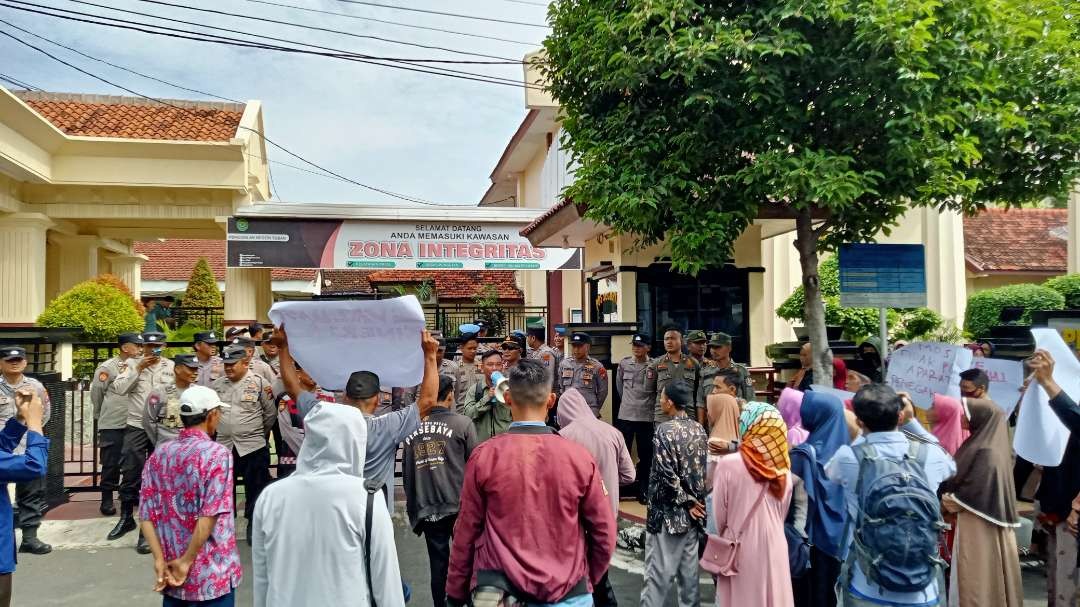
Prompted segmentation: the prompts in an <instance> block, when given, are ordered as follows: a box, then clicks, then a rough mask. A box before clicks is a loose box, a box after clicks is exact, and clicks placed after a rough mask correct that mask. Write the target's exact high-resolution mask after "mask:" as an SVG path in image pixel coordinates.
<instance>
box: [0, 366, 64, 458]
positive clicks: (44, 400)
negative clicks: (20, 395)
mask: <svg viewBox="0 0 1080 607" xmlns="http://www.w3.org/2000/svg"><path fill="white" fill-rule="evenodd" d="M22 388H30V389H32V390H34V391H35V392H37V394H38V398H40V399H41V404H42V405H44V406H45V416H44V418H43V419H42V421H41V425H42V426H44V425H45V424H47V423H49V418H50V417H52V400H51V399H50V398H49V392H48V390H46V389H45V385H44V384H42V383H41V382H39V381H38V380H36V379H34V378H32V377H27V376H26V375H23V376H22V379H20V380H19V381H18V383H16V384H14V385H12V384H9V383H7V379H5V378H4V376H3V375H0V424H6V423H7V421H8V420H9V419H11V418H13V417H15V415H16V413H18V411H17V409H16V406H15V394H16V393H17V392H18V391H19V390H21V389H22ZM25 451H26V437H25V436H24V437H23V438H22V440H20V441H19V446H18V448H16V449H15V451H14V452H15V453H16V454H22V453H24V452H25Z"/></svg>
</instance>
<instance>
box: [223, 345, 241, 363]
mask: <svg viewBox="0 0 1080 607" xmlns="http://www.w3.org/2000/svg"><path fill="white" fill-rule="evenodd" d="M246 358H247V349H246V348H244V346H238V345H235V344H233V345H229V346H225V349H224V350H223V351H222V352H221V360H223V361H224V362H225V364H230V363H238V362H240V361H242V360H245V359H246Z"/></svg>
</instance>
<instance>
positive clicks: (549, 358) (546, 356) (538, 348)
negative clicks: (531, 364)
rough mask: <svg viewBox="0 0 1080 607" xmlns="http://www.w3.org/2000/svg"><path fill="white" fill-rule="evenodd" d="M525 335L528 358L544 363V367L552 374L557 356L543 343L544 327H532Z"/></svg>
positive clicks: (545, 333) (545, 331)
mask: <svg viewBox="0 0 1080 607" xmlns="http://www.w3.org/2000/svg"><path fill="white" fill-rule="evenodd" d="M525 333H526V339H527V343H528V346H529V358H531V359H533V360H538V361H540V362H542V363H544V366H545V367H547V368H548V370H549V371H551V372H554V371H555V369H556V362H557V361H556V359H557V358H558V356H557V355H556V354H555V350H554V349H552V347H551V346H549V345H547V343H545V341H544V338H545V337H546V336H547V330H545V329H544V325H533V326H531V327H529V328H528V329H527V330H526V331H525Z"/></svg>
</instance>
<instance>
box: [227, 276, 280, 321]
mask: <svg viewBox="0 0 1080 607" xmlns="http://www.w3.org/2000/svg"><path fill="white" fill-rule="evenodd" d="M272 301H273V293H272V291H271V284H270V269H269V268H225V326H226V327H232V326H238V325H244V326H246V325H249V324H251V323H253V322H255V321H256V320H260V319H265V318H266V312H267V311H268V310H269V309H270V304H271V303H272ZM260 307H264V308H265V309H264V310H260Z"/></svg>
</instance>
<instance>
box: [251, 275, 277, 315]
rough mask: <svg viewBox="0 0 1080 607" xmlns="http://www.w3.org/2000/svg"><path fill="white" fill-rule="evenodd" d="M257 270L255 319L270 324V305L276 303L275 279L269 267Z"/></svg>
mask: <svg viewBox="0 0 1080 607" xmlns="http://www.w3.org/2000/svg"><path fill="white" fill-rule="evenodd" d="M255 271H256V272H258V274H256V275H255V320H257V321H259V322H261V323H263V324H268V323H269V322H270V306H272V305H274V281H273V278H272V277H271V276H270V269H269V268H264V269H259V270H255Z"/></svg>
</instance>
